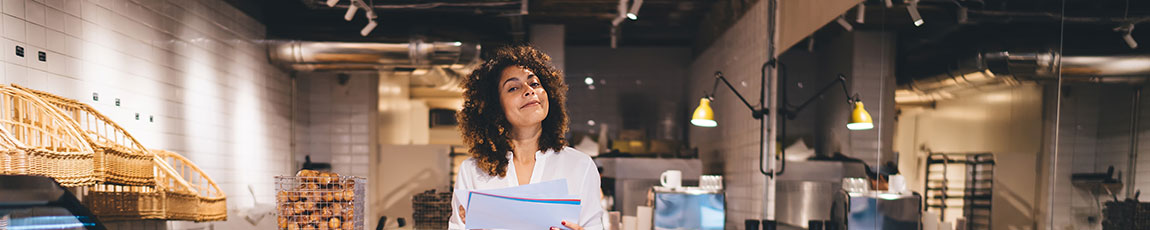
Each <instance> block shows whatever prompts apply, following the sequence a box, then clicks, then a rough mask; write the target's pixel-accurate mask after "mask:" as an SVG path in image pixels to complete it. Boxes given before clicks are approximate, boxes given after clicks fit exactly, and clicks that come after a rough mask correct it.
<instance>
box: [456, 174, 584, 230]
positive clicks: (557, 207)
mask: <svg viewBox="0 0 1150 230" xmlns="http://www.w3.org/2000/svg"><path fill="white" fill-rule="evenodd" d="M455 192H456V195H457V196H458V195H461V194H460V193H466V194H467V195H466V196H463V197H460V198H464V199H462V200H461V201H462V202H463V203H466V204H467V205H466V206H467V207H466V208H467V221H466V227H467V229H548V228H550V227H552V226H557V227H559V226H560V222H562V221H578V220H579V214H580V211H581V210H582V209H581V207H580V206H579V204H580V202H581V201H580V199H579V196H578V195H570V194H567V182H566V180H562V179H561V180H553V181H546V182H540V183H535V184H528V185H523V186H516V187H510V188H503V189H493V190H481V191H455Z"/></svg>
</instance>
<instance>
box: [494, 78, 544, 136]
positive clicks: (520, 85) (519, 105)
mask: <svg viewBox="0 0 1150 230" xmlns="http://www.w3.org/2000/svg"><path fill="white" fill-rule="evenodd" d="M499 92H500V94H499V101H500V104H502V105H503V114H506V115H507V121H508V122H510V123H511V126H512V127H530V126H536V125H539V124H540V123H542V122H543V119H544V118H547V109H548V103H547V91H545V90H543V84H542V82H539V77H536V76H535V73H532V72H531V70H527V69H525V68H523V67H520V66H511V67H507V68H506V69H504V70H503V73H502V76H501V77H500V78H499Z"/></svg>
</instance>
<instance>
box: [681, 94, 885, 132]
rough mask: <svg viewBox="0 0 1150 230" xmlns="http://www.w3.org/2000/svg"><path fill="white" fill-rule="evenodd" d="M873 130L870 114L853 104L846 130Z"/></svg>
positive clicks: (860, 105)
mask: <svg viewBox="0 0 1150 230" xmlns="http://www.w3.org/2000/svg"><path fill="white" fill-rule="evenodd" d="M696 113H698V112H696ZM873 128H874V121H873V120H872V119H871V118H870V113H868V112H866V108H863V103H862V102H861V101H857V102H855V109H854V111H853V112H851V119H850V121H848V122H847V129H849V130H868V129H873Z"/></svg>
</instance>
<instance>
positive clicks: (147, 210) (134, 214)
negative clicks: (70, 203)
mask: <svg viewBox="0 0 1150 230" xmlns="http://www.w3.org/2000/svg"><path fill="white" fill-rule="evenodd" d="M86 189H87V193H86V195H85V196H84V205H85V206H88V208H89V209H91V210H92V213H93V214H95V215H96V216H98V217H100V220H103V221H120V220H140V219H164V218H166V216H165V214H164V211H165V208H164V206H165V202H164V194H163V193H162V192H160V191H159V190H157V189H156V188H155V187H152V186H136V185H112V184H97V185H95V186H90V187H86Z"/></svg>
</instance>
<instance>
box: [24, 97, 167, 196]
mask: <svg viewBox="0 0 1150 230" xmlns="http://www.w3.org/2000/svg"><path fill="white" fill-rule="evenodd" d="M11 88H15V89H14V90H11V91H19V92H22V93H24V94H27V95H33V96H35V97H39V98H40V99H41V100H42V101H44V102H46V103H47V104H50V105H53V106H54V107H55V108H56V111H57V112H59V113H60V114H61V115H63V116H66V117H68V118H71V119H70V120H69V121H71V122H68V124H70V125H72V126H73V127H74V128H75V129H76V130H79V131H80V133H82V134H83V135H81V137H82V138H84V140H86V141H87V142H88V143H89V144H91V146H92V150H93V151H94V152H95V155H94V156H95V158H94V160H95V163H96V164H95V167H96V168H95V170H96V173H97V176H98V177H100V178H101V179H102V181H103V182H106V183H112V184H124V185H152V183H154V181H155V180H154V179H153V177H154V174H153V170H152V154H151V153H149V152H148V150H147V148H144V146H143V145H141V144H140V142H139V141H136V138H134V137H132V135H131V134H128V132H127V131H124V129H123V128H122V127H120V126H119V125H117V124H116V123H115V122H112V120H111V119H108V117H105V116H104V115H103V114H101V113H100V112H98V111H96V110H95V109H94V108H92V106H89V105H88V104H84V103H81V102H79V101H76V100H72V99H68V98H64V97H60V96H56V95H53V94H50V93H47V92H43V91H37V90H33V89H29V88H25V87H21V86H18V85H12V86H11Z"/></svg>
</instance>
